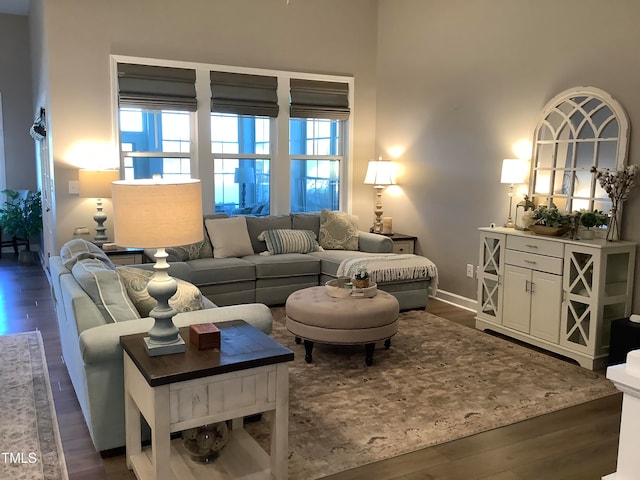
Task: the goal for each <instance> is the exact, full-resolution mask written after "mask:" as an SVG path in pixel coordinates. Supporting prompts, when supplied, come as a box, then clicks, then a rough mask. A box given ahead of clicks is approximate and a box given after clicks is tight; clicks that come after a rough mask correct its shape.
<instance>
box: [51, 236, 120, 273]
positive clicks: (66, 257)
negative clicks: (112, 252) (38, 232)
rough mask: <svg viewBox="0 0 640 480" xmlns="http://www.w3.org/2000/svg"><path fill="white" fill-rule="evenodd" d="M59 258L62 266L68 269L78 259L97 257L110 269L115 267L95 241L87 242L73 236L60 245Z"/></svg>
mask: <svg viewBox="0 0 640 480" xmlns="http://www.w3.org/2000/svg"><path fill="white" fill-rule="evenodd" d="M60 258H61V259H62V263H63V264H64V266H65V267H67V268H68V269H69V270H71V268H73V266H74V265H75V263H76V262H77V261H78V260H82V259H84V258H95V259H98V260H100V261H101V262H102V263H104V264H105V265H107V266H108V267H109V268H111V270H113V269H114V268H116V267H115V265H114V264H113V263H112V262H111V260H109V257H108V256H107V254H106V253H105V252H104V250H102V249H101V248H100V247H98V246H97V245H96V244H95V243H91V242H88V241H87V240H84V239H83V238H74V239H73V240H69V241H68V242H67V243H65V244H64V245H62V248H61V249H60Z"/></svg>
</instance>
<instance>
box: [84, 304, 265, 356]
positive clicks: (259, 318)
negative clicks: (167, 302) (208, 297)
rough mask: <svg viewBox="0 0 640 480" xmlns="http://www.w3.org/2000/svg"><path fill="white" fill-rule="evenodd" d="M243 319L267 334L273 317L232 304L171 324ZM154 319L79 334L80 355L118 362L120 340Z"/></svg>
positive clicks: (255, 307)
mask: <svg viewBox="0 0 640 480" xmlns="http://www.w3.org/2000/svg"><path fill="white" fill-rule="evenodd" d="M238 319H241V320H244V321H246V322H247V323H249V324H251V325H253V326H254V327H256V328H258V329H260V330H262V331H263V332H265V333H270V332H271V324H272V322H273V317H272V316H271V310H269V307H267V306H266V305H263V304H261V303H250V304H246V305H232V306H229V307H219V308H210V309H205V310H197V311H193V312H184V313H179V314H177V315H176V316H175V317H174V318H173V321H174V323H175V325H176V326H177V327H186V326H189V325H192V324H196V323H211V322H213V323H216V322H226V321H229V320H238ZM153 322H154V320H153V319H152V318H149V317H146V318H141V319H136V320H129V321H126V322H118V323H108V324H106V325H100V326H98V327H94V328H90V329H88V330H85V331H84V332H82V333H81V334H80V338H79V339H78V341H79V342H80V353H81V355H82V359H83V361H84V363H87V364H88V363H94V364H95V363H101V362H108V361H112V360H118V359H122V347H121V346H120V337H121V336H122V335H132V334H135V333H145V332H148V331H149V330H150V329H151V327H153Z"/></svg>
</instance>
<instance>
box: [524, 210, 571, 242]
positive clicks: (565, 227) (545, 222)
mask: <svg viewBox="0 0 640 480" xmlns="http://www.w3.org/2000/svg"><path fill="white" fill-rule="evenodd" d="M525 213H526V214H527V215H526V216H524V219H525V226H526V228H528V229H529V230H531V231H532V232H534V233H539V234H542V235H553V236H559V235H564V234H565V233H567V232H568V231H569V230H570V229H571V215H569V214H566V213H562V212H560V210H559V209H558V207H556V206H555V205H553V204H551V205H546V204H544V203H541V204H540V205H538V206H537V207H536V208H535V209H534V210H530V211H528V212H525Z"/></svg>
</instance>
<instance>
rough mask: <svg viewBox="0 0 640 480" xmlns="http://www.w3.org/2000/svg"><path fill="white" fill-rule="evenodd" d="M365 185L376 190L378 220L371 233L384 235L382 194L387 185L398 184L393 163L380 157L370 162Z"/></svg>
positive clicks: (376, 214)
mask: <svg viewBox="0 0 640 480" xmlns="http://www.w3.org/2000/svg"><path fill="white" fill-rule="evenodd" d="M364 184H365V185H373V186H374V187H373V188H375V189H376V208H375V210H374V213H375V216H376V219H375V222H374V224H373V228H372V229H371V231H372V232H374V233H382V213H383V211H382V192H383V190H384V189H385V187H386V186H387V185H395V184H396V180H395V178H394V170H393V162H391V161H390V160H382V157H379V158H378V160H371V161H369V166H368V167H367V174H366V175H365V177H364Z"/></svg>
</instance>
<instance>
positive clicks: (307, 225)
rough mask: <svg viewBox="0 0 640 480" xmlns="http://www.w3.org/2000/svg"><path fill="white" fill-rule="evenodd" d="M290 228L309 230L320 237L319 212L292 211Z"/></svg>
mask: <svg viewBox="0 0 640 480" xmlns="http://www.w3.org/2000/svg"><path fill="white" fill-rule="evenodd" d="M291 228H293V229H295V230H311V231H312V232H313V233H315V234H316V238H320V213H292V214H291Z"/></svg>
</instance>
